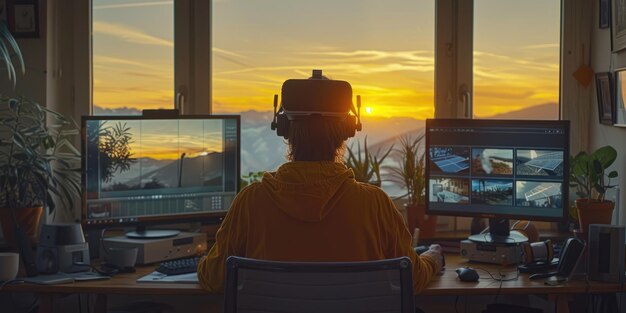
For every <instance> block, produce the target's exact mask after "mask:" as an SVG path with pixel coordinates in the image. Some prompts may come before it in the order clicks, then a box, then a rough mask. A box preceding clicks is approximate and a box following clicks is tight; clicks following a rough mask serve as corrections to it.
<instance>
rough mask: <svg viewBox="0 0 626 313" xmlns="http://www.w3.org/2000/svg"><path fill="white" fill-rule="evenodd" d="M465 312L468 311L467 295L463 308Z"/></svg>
mask: <svg viewBox="0 0 626 313" xmlns="http://www.w3.org/2000/svg"><path fill="white" fill-rule="evenodd" d="M463 313H467V296H465V308H463Z"/></svg>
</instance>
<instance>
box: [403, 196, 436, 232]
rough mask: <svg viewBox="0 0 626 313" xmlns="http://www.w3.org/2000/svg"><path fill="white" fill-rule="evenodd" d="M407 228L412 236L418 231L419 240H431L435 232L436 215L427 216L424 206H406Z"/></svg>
mask: <svg viewBox="0 0 626 313" xmlns="http://www.w3.org/2000/svg"><path fill="white" fill-rule="evenodd" d="M406 216H407V227H408V229H409V232H410V233H411V234H412V233H413V230H414V229H415V228H419V229H420V238H432V237H434V236H435V232H436V231H437V215H427V214H426V206H425V205H421V204H414V205H407V206H406Z"/></svg>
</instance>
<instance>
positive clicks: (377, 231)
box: [198, 162, 439, 293]
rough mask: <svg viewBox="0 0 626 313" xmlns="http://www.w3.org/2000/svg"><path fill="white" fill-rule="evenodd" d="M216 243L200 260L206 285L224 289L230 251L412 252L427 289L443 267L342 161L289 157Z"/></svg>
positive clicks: (241, 205) (228, 221) (337, 256)
mask: <svg viewBox="0 0 626 313" xmlns="http://www.w3.org/2000/svg"><path fill="white" fill-rule="evenodd" d="M215 239H216V242H215V245H213V247H212V248H211V250H210V251H209V254H208V255H207V256H206V257H205V258H204V259H203V260H202V261H201V262H200V264H199V266H198V278H199V281H200V284H201V285H202V287H203V288H204V289H206V290H208V291H210V292H223V289H224V277H225V261H226V258H228V256H231V255H237V256H243V257H248V258H255V259H263V260H275V261H310V262H324V261H326V262H329V261H337V262H339V261H367V260H379V259H389V258H395V257H400V256H408V257H410V258H411V261H412V262H413V287H414V290H415V293H419V292H420V291H421V290H423V289H424V287H426V285H428V283H429V282H430V280H431V278H432V277H433V275H434V274H435V273H436V272H438V271H439V269H438V268H436V264H437V263H436V262H435V261H434V260H433V259H431V258H430V257H420V256H418V255H417V254H416V253H415V251H414V250H413V249H412V247H411V234H410V233H409V231H408V230H407V228H406V226H405V224H404V220H403V219H402V216H401V215H400V213H399V212H398V210H397V209H396V208H395V206H394V205H393V202H392V201H391V199H390V198H389V197H388V196H387V194H385V192H383V191H382V190H381V189H380V188H378V187H374V186H370V185H367V184H362V183H358V182H356V180H355V179H354V173H353V172H352V170H351V169H348V168H346V167H345V166H344V165H343V164H340V163H336V162H289V163H285V164H283V165H282V166H281V167H280V168H279V169H278V171H276V172H275V173H265V174H264V176H263V179H262V181H261V182H260V183H254V184H251V185H250V186H248V187H246V188H244V189H243V190H242V191H241V192H240V193H239V194H238V195H237V197H236V198H235V200H234V201H233V203H232V205H231V207H230V210H229V211H228V213H227V214H226V217H225V218H224V221H223V222H222V225H221V227H220V229H219V230H218V231H217V234H216V238H215Z"/></svg>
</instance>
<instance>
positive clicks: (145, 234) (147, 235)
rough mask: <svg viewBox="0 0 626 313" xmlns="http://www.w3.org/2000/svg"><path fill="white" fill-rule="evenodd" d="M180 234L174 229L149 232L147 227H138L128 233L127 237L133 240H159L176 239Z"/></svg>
mask: <svg viewBox="0 0 626 313" xmlns="http://www.w3.org/2000/svg"><path fill="white" fill-rule="evenodd" d="M178 234H180V230H172V229H151V230H147V229H146V227H145V226H137V228H136V229H135V231H131V232H129V233H126V237H128V238H132V239H159V238H168V237H175V236H177V235H178Z"/></svg>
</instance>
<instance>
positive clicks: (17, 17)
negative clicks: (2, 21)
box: [7, 0, 40, 38]
mask: <svg viewBox="0 0 626 313" xmlns="http://www.w3.org/2000/svg"><path fill="white" fill-rule="evenodd" d="M7 22H8V24H7V25H8V26H9V31H10V32H11V34H13V37H15V38H39V23H40V21H39V0H8V1H7Z"/></svg>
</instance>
